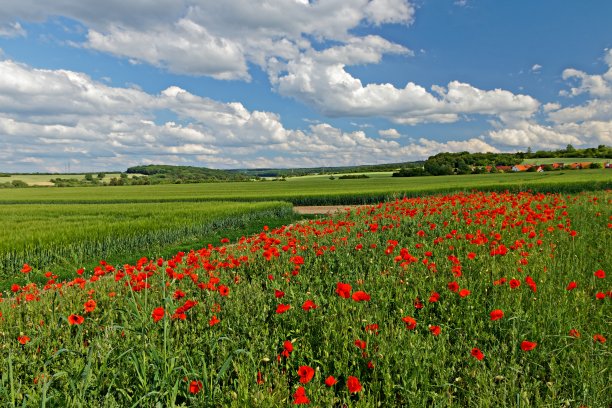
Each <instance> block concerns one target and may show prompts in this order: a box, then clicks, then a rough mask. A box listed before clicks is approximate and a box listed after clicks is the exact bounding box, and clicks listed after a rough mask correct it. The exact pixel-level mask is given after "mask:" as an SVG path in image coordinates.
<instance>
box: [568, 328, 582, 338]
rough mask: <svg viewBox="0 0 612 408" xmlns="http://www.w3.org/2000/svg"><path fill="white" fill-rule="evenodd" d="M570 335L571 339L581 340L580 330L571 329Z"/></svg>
mask: <svg viewBox="0 0 612 408" xmlns="http://www.w3.org/2000/svg"><path fill="white" fill-rule="evenodd" d="M569 335H570V336H571V337H574V338H576V339H579V338H580V332H579V331H578V330H576V329H571V330H570V331H569Z"/></svg>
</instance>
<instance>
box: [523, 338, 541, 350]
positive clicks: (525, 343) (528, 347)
mask: <svg viewBox="0 0 612 408" xmlns="http://www.w3.org/2000/svg"><path fill="white" fill-rule="evenodd" d="M537 345H538V343H534V342H532V341H527V340H523V341H522V343H521V350H523V351H530V350H533V349H534V348H536V346H537Z"/></svg>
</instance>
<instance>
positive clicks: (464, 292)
mask: <svg viewBox="0 0 612 408" xmlns="http://www.w3.org/2000/svg"><path fill="white" fill-rule="evenodd" d="M470 293H472V292H470V291H469V290H467V289H461V290H460V291H459V296H460V297H462V298H464V297H467V296H468V295H469V294H470Z"/></svg>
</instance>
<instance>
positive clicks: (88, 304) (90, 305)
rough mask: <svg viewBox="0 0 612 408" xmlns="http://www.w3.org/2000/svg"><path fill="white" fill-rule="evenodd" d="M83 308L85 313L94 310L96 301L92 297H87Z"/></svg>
mask: <svg viewBox="0 0 612 408" xmlns="http://www.w3.org/2000/svg"><path fill="white" fill-rule="evenodd" d="M83 308H84V309H85V312H87V313H91V312H93V311H94V310H96V301H95V300H93V299H89V300H88V301H87V302H85V304H84V305H83Z"/></svg>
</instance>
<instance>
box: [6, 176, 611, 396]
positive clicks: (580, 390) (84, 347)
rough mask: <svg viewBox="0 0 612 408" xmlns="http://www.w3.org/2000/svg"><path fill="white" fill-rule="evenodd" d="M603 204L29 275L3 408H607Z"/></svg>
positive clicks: (595, 201) (368, 226) (422, 219)
mask: <svg viewBox="0 0 612 408" xmlns="http://www.w3.org/2000/svg"><path fill="white" fill-rule="evenodd" d="M581 174H585V173H584V172H583V173H581ZM336 181H337V180H336ZM346 181H361V180H346ZM366 181H367V180H366ZM264 185H266V184H264ZM286 185H291V182H286ZM181 187H182V186H181ZM98 190H99V189H94V190H93V192H95V191H98ZM611 204H612V197H611V195H610V192H609V191H600V192H584V193H579V194H568V193H562V194H554V193H547V194H543V193H530V192H519V193H511V192H468V193H457V194H446V195H434V196H421V197H416V198H397V199H393V200H390V201H386V202H380V203H377V204H373V205H364V206H361V207H359V208H357V209H352V210H351V209H349V210H346V211H344V212H342V213H340V214H337V215H334V216H330V217H324V218H320V219H315V220H308V221H305V222H301V223H294V224H292V225H287V226H279V225H274V226H271V227H270V226H265V227H263V228H261V229H260V230H259V232H258V233H257V234H255V235H252V236H247V237H241V238H238V239H222V240H220V241H218V242H211V243H209V244H208V245H203V246H202V247H201V248H200V249H196V248H194V250H192V251H184V252H183V251H181V252H178V253H176V254H174V255H172V256H167V257H149V258H141V259H139V260H138V261H137V262H135V263H131V264H127V263H117V264H109V263H107V262H105V261H100V263H99V264H98V265H97V266H96V267H94V268H87V269H85V270H81V271H77V272H75V273H74V275H73V276H72V277H71V278H70V280H69V281H65V282H60V281H59V280H57V279H56V277H55V276H54V274H53V273H52V272H49V273H48V274H47V272H46V270H45V268H30V265H23V267H22V271H23V272H20V273H19V274H20V275H21V276H23V277H25V279H26V280H34V279H35V278H36V277H40V276H45V277H46V279H47V282H46V284H44V285H35V284H15V285H13V286H12V287H11V292H10V293H9V294H6V295H5V299H4V301H3V302H2V303H0V312H1V316H2V318H1V320H0V336H1V337H2V344H3V347H2V349H1V354H2V359H1V360H0V364H1V365H0V371H1V372H2V375H1V376H0V401H2V402H3V404H4V405H5V406H88V407H97V406H101V407H102V406H104V407H112V406H121V407H129V406H133V407H139V406H210V407H213V406H235V407H245V406H258V407H278V406H289V405H311V406H330V407H331V406H338V407H372V406H418V407H422V406H432V407H436V406H439V407H442V406H444V407H448V406H451V407H455V406H456V407H464V406H474V407H492V406H515V407H519V406H521V407H524V406H536V407H541V406H551V407H559V406H576V407H578V406H585V407H606V406H610V404H612V398H611V397H610V395H612V392H611V389H610V384H612V381H611V380H612V376H611V372H610V357H611V355H610V348H609V344H610V343H609V342H607V340H608V339H609V337H610V331H609V330H610V317H611V313H610V312H611V311H612V309H611V307H610V302H611V297H612V291H611V288H610V283H609V282H610V281H609V279H610V278H609V274H610V272H611V271H610V270H609V268H610V265H612V251H610V250H609V248H610V247H611V246H612V239H611V238H612V209H611ZM181 206H182V205H181Z"/></svg>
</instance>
